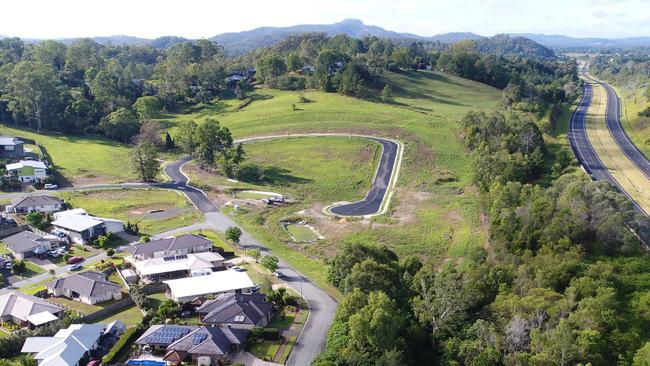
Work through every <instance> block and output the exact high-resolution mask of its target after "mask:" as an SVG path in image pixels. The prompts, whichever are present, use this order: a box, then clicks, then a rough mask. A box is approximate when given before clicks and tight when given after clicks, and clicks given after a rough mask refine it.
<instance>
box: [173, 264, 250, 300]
mask: <svg viewBox="0 0 650 366" xmlns="http://www.w3.org/2000/svg"><path fill="white" fill-rule="evenodd" d="M163 282H164V283H166V284H167V286H169V289H170V290H171V293H172V295H173V296H174V297H175V298H177V299H178V298H187V297H192V298H194V297H198V296H202V295H208V294H216V293H221V292H230V291H235V290H241V289H248V288H251V287H253V286H255V285H254V284H253V281H251V279H250V277H248V275H247V274H246V273H245V272H237V271H233V270H227V271H219V272H213V273H212V274H210V275H207V276H197V277H187V278H180V279H176V280H168V281H163Z"/></svg>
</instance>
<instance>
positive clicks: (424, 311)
mask: <svg viewBox="0 0 650 366" xmlns="http://www.w3.org/2000/svg"><path fill="white" fill-rule="evenodd" d="M415 281H416V283H415V284H416V286H417V287H416V293H417V295H416V297H415V298H414V299H413V310H414V312H415V315H416V316H417V318H418V319H419V320H420V322H422V323H424V324H427V325H429V327H431V334H432V335H433V336H434V337H439V336H441V333H442V332H445V331H451V330H452V329H453V326H454V325H455V324H456V323H457V322H458V321H459V320H461V319H462V318H463V317H464V316H465V310H466V309H467V306H468V304H467V299H466V296H465V291H464V286H463V278H462V275H461V274H460V273H458V272H456V270H455V269H453V268H449V267H447V268H445V269H444V270H443V271H442V272H440V273H437V271H436V269H435V268H429V267H424V268H423V269H422V270H420V272H418V274H417V275H416V279H415Z"/></svg>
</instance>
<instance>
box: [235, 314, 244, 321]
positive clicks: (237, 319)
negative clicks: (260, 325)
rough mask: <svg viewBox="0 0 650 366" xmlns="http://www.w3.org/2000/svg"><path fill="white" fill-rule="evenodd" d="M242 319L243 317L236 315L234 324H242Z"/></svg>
mask: <svg viewBox="0 0 650 366" xmlns="http://www.w3.org/2000/svg"><path fill="white" fill-rule="evenodd" d="M244 319H245V317H244V316H243V315H237V316H236V317H235V321H236V322H243V321H244Z"/></svg>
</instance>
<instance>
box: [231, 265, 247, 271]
mask: <svg viewBox="0 0 650 366" xmlns="http://www.w3.org/2000/svg"><path fill="white" fill-rule="evenodd" d="M232 269H233V271H237V272H245V271H246V268H242V267H240V266H233V267H232Z"/></svg>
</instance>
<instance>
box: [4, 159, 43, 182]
mask: <svg viewBox="0 0 650 366" xmlns="http://www.w3.org/2000/svg"><path fill="white" fill-rule="evenodd" d="M7 173H8V174H9V176H14V177H17V178H18V180H19V181H21V182H23V183H35V182H40V181H42V180H43V179H45V178H46V177H47V165H45V163H44V162H42V161H38V160H21V161H19V162H17V163H13V164H7Z"/></svg>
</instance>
